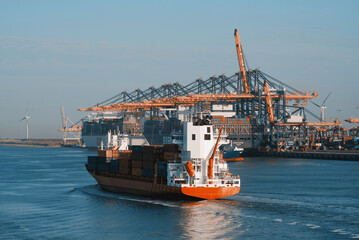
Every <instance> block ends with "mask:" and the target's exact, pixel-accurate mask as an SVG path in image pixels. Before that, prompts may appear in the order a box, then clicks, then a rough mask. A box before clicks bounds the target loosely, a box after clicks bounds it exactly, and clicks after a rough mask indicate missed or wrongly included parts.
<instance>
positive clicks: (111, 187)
mask: <svg viewBox="0 0 359 240" xmlns="http://www.w3.org/2000/svg"><path fill="white" fill-rule="evenodd" d="M88 172H89V173H90V174H91V175H92V176H93V177H94V178H95V179H96V181H97V182H98V184H99V185H100V186H101V188H103V189H104V190H107V191H110V192H115V193H121V192H122V193H130V194H135V195H143V196H158V197H168V198H175V199H179V198H189V197H192V198H201V199H217V198H223V197H228V196H232V195H235V194H237V193H239V190H240V187H233V186H228V187H175V186H167V185H165V184H156V183H154V182H149V181H140V180H139V179H128V178H127V179H126V178H122V177H120V176H119V175H117V176H105V175H103V174H96V173H95V172H94V171H88Z"/></svg>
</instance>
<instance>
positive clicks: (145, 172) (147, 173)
mask: <svg viewBox="0 0 359 240" xmlns="http://www.w3.org/2000/svg"><path fill="white" fill-rule="evenodd" d="M142 175H143V176H144V177H149V178H153V177H154V176H155V171H154V170H153V169H142Z"/></svg>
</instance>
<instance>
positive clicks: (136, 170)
mask: <svg viewBox="0 0 359 240" xmlns="http://www.w3.org/2000/svg"><path fill="white" fill-rule="evenodd" d="M131 150H132V155H131V160H132V161H131V164H132V169H131V174H132V175H133V176H142V154H143V149H142V146H137V145H133V146H131Z"/></svg>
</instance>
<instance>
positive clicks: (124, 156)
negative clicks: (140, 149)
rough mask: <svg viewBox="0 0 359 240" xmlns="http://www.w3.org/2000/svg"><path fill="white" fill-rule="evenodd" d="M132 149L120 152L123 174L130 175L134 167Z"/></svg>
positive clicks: (120, 164)
mask: <svg viewBox="0 0 359 240" xmlns="http://www.w3.org/2000/svg"><path fill="white" fill-rule="evenodd" d="M131 155H132V153H131V150H127V151H123V152H120V153H119V170H118V171H119V173H120V174H123V175H130V174H131V169H132V161H131Z"/></svg>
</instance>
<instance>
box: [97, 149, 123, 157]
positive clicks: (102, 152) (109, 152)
mask: <svg viewBox="0 0 359 240" xmlns="http://www.w3.org/2000/svg"><path fill="white" fill-rule="evenodd" d="M98 156H99V157H108V158H112V157H118V150H100V149H99V150H98Z"/></svg>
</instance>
